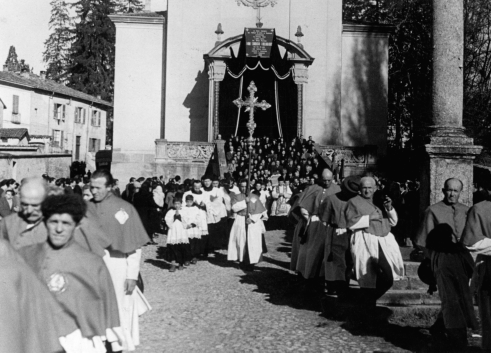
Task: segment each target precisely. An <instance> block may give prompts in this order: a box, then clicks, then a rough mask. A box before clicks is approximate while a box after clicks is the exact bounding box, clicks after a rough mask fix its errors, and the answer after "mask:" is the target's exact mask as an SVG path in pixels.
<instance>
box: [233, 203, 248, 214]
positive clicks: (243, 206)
mask: <svg viewBox="0 0 491 353" xmlns="http://www.w3.org/2000/svg"><path fill="white" fill-rule="evenodd" d="M246 208H247V204H246V202H245V200H242V201H239V202H236V203H234V204H233V205H232V211H234V212H235V213H237V212H240V211H242V210H245V209H246Z"/></svg>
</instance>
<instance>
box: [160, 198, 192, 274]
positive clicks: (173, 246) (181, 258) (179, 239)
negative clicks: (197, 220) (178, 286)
mask: <svg viewBox="0 0 491 353" xmlns="http://www.w3.org/2000/svg"><path fill="white" fill-rule="evenodd" d="M181 211H182V200H180V199H175V200H174V208H171V209H170V210H169V211H168V212H167V214H166V215H165V223H166V224H167V227H169V231H168V232H167V249H166V256H165V259H166V260H167V261H170V262H171V268H170V269H169V272H175V271H176V267H177V266H179V267H178V268H179V270H182V269H184V265H186V266H188V265H189V263H190V262H189V261H190V260H191V246H190V245H189V239H188V236H187V233H186V229H187V228H188V227H192V225H190V224H189V225H188V224H186V223H185V222H184V221H183V217H182V215H181Z"/></svg>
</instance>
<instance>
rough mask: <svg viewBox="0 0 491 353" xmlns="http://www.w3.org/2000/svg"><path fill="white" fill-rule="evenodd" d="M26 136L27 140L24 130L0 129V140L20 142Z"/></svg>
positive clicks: (25, 130)
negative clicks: (6, 139) (17, 140)
mask: <svg viewBox="0 0 491 353" xmlns="http://www.w3.org/2000/svg"><path fill="white" fill-rule="evenodd" d="M26 134H27V138H29V133H28V132H27V129H26V128H19V129H0V138H9V139H19V140H22V138H24V136H25V135H26Z"/></svg>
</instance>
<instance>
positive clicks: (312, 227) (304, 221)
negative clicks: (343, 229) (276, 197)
mask: <svg viewBox="0 0 491 353" xmlns="http://www.w3.org/2000/svg"><path fill="white" fill-rule="evenodd" d="M332 181H333V175H332V172H331V171H330V170H329V169H324V171H323V172H322V177H321V179H320V180H319V185H312V186H310V187H308V188H306V189H305V190H304V191H303V192H302V193H301V194H300V196H299V198H298V200H297V201H296V202H295V204H294V205H293V206H292V209H291V214H292V216H293V217H294V218H295V219H296V220H297V222H298V223H297V225H296V226H295V230H294V233H293V240H292V256H291V260H290V269H291V270H292V271H296V272H299V273H300V274H301V275H302V277H303V278H305V279H313V278H318V277H319V276H323V275H324V262H323V261H324V251H325V241H326V237H327V227H326V226H325V225H324V224H323V223H322V222H321V220H320V218H319V209H320V206H321V205H322V204H323V203H324V202H326V199H327V197H328V196H330V195H333V194H336V193H337V192H339V191H341V188H340V187H339V186H338V185H336V184H334V183H333V182H332Z"/></svg>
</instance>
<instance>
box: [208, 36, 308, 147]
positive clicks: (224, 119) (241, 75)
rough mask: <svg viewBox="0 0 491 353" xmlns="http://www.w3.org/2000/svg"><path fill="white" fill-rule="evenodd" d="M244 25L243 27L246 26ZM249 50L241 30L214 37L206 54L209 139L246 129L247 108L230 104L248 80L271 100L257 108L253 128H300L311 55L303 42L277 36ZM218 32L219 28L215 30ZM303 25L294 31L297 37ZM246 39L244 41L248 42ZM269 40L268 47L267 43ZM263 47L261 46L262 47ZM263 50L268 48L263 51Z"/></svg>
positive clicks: (279, 132)
mask: <svg viewBox="0 0 491 353" xmlns="http://www.w3.org/2000/svg"><path fill="white" fill-rule="evenodd" d="M247 30H248V29H246V31H247ZM260 31H270V32H272V37H271V38H270V39H269V42H268V43H266V42H264V43H255V42H253V43H252V44H264V45H263V46H262V47H261V46H259V50H256V49H257V47H254V48H253V50H251V42H250V38H248V39H246V35H245V33H246V32H244V34H243V35H238V36H235V37H231V38H228V39H226V40H224V41H218V42H217V43H216V45H215V47H214V48H213V49H212V50H211V51H210V52H209V53H208V54H205V55H204V58H205V60H206V62H207V64H208V69H209V70H208V74H209V80H210V90H209V92H210V93H209V112H208V140H209V141H210V142H211V141H213V140H214V139H218V138H219V137H220V135H221V136H223V137H229V136H230V135H235V134H238V135H246V128H245V124H246V123H247V116H248V114H247V113H245V112H243V110H242V112H241V111H240V110H239V109H238V108H237V107H236V106H235V105H234V104H233V101H234V100H235V99H237V98H239V97H241V98H245V97H246V96H247V95H248V92H247V86H248V85H249V84H250V82H251V81H254V82H255V83H256V86H257V88H258V91H257V94H256V97H258V98H259V100H260V101H262V100H266V101H267V102H268V103H269V104H271V108H270V109H268V110H267V111H262V110H261V111H257V112H256V113H257V114H256V117H255V121H256V124H257V128H256V134H257V135H260V136H271V137H278V136H285V137H287V138H291V137H293V136H295V135H302V132H303V124H304V119H303V85H304V84H306V83H308V67H309V66H310V65H311V64H312V62H313V61H314V58H312V57H311V56H310V55H309V54H308V53H307V52H306V51H305V50H304V48H303V46H302V44H300V43H294V42H292V41H290V40H288V39H285V38H282V37H280V36H276V34H275V33H274V29H264V30H263V29H260ZM217 34H219V32H218V30H217ZM301 36H302V34H301V30H300V28H299V31H298V32H297V37H299V38H300V37H301ZM246 40H247V42H246ZM268 46H269V47H268ZM261 50H263V52H261ZM266 51H267V53H266Z"/></svg>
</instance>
